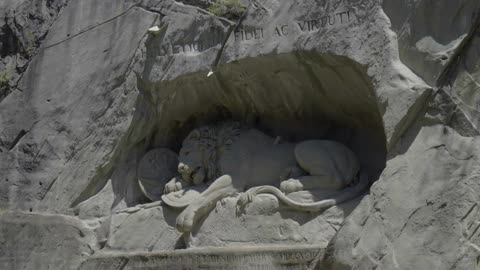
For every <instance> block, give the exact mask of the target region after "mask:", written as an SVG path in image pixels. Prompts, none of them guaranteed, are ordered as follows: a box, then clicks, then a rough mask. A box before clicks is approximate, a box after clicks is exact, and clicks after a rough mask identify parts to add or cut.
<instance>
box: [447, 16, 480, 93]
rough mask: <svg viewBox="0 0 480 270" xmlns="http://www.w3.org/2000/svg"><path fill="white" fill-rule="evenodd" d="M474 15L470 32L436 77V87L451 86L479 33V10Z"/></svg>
mask: <svg viewBox="0 0 480 270" xmlns="http://www.w3.org/2000/svg"><path fill="white" fill-rule="evenodd" d="M474 14H475V18H474V19H473V26H472V27H471V28H470V31H469V32H468V34H467V36H466V37H465V38H464V39H463V41H462V42H461V43H460V45H458V48H457V49H456V50H455V52H454V54H453V55H452V57H451V58H450V60H449V62H448V63H447V64H446V67H445V68H444V69H443V71H442V73H441V74H440V76H439V77H438V80H437V87H442V86H445V85H451V84H452V81H454V78H455V76H456V73H457V72H458V67H459V66H460V63H461V61H462V59H463V58H464V57H465V56H466V54H467V51H468V49H469V48H470V47H471V46H472V43H473V41H474V39H475V36H476V35H478V34H479V33H480V10H478V11H477V12H474Z"/></svg>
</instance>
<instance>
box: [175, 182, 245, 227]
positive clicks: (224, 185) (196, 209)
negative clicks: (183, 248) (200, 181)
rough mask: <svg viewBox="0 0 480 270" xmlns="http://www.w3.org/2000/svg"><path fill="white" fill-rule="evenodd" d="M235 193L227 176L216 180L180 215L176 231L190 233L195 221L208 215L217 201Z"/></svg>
mask: <svg viewBox="0 0 480 270" xmlns="http://www.w3.org/2000/svg"><path fill="white" fill-rule="evenodd" d="M235 193H236V190H235V188H234V187H233V184H232V178H231V177H230V176H229V175H224V176H221V177H219V178H217V180H215V181H214V182H213V183H212V184H211V185H210V186H209V187H208V188H207V189H206V190H205V191H203V192H202V193H201V194H200V196H198V197H197V198H195V199H194V200H193V201H192V202H191V203H190V204H189V206H188V207H187V208H185V210H183V211H182V213H180V215H179V216H178V217H177V230H178V231H180V232H191V231H192V228H193V226H194V224H195V223H196V221H197V220H199V219H200V218H201V217H203V216H204V215H206V214H208V213H209V212H210V211H211V210H212V209H213V208H214V207H215V205H216V204H217V202H218V201H219V200H221V199H223V198H225V197H228V196H231V195H233V194H235Z"/></svg>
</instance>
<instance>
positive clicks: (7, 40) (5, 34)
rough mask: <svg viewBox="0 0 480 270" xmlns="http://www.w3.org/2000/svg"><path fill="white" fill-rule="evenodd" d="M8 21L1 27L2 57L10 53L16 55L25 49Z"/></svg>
mask: <svg viewBox="0 0 480 270" xmlns="http://www.w3.org/2000/svg"><path fill="white" fill-rule="evenodd" d="M6 20H7V22H6V23H5V24H4V25H3V27H1V28H0V57H1V58H4V57H7V56H9V55H16V54H17V53H19V52H21V51H23V48H22V43H21V42H20V40H19V39H18V37H17V36H16V35H15V32H14V31H13V30H12V28H11V27H10V25H8V19H6Z"/></svg>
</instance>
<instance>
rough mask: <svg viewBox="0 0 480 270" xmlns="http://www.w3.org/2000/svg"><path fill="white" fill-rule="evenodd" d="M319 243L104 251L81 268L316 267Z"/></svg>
mask: <svg viewBox="0 0 480 270" xmlns="http://www.w3.org/2000/svg"><path fill="white" fill-rule="evenodd" d="M323 254H324V248H323V247H320V246H297V247H292V246H258V247H228V248H193V249H185V250H176V251H166V252H145V253H131V252H129V253H118V252H115V253H101V254H98V255H94V256H92V257H90V258H89V259H87V260H86V261H84V262H83V264H82V265H81V266H80V269H81V270H94V269H102V270H114V269H122V270H133V269H142V270H146V269H151V270H153V269H169V270H196V269H217V270H220V269H221V270H223V269H225V270H227V269H228V270H232V269H233V270H235V269H259V270H260V269H262V270H278V269H285V270H287V269H288V270H290V269H314V268H315V265H316V264H317V262H318V261H319V260H320V259H321V258H322V256H323Z"/></svg>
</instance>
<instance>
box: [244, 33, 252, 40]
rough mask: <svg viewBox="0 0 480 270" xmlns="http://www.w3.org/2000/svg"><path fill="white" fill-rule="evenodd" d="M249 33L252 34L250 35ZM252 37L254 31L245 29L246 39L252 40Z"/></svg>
mask: <svg viewBox="0 0 480 270" xmlns="http://www.w3.org/2000/svg"><path fill="white" fill-rule="evenodd" d="M248 34H250V36H249V35H248ZM252 38H253V33H252V31H245V40H251V39H252Z"/></svg>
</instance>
